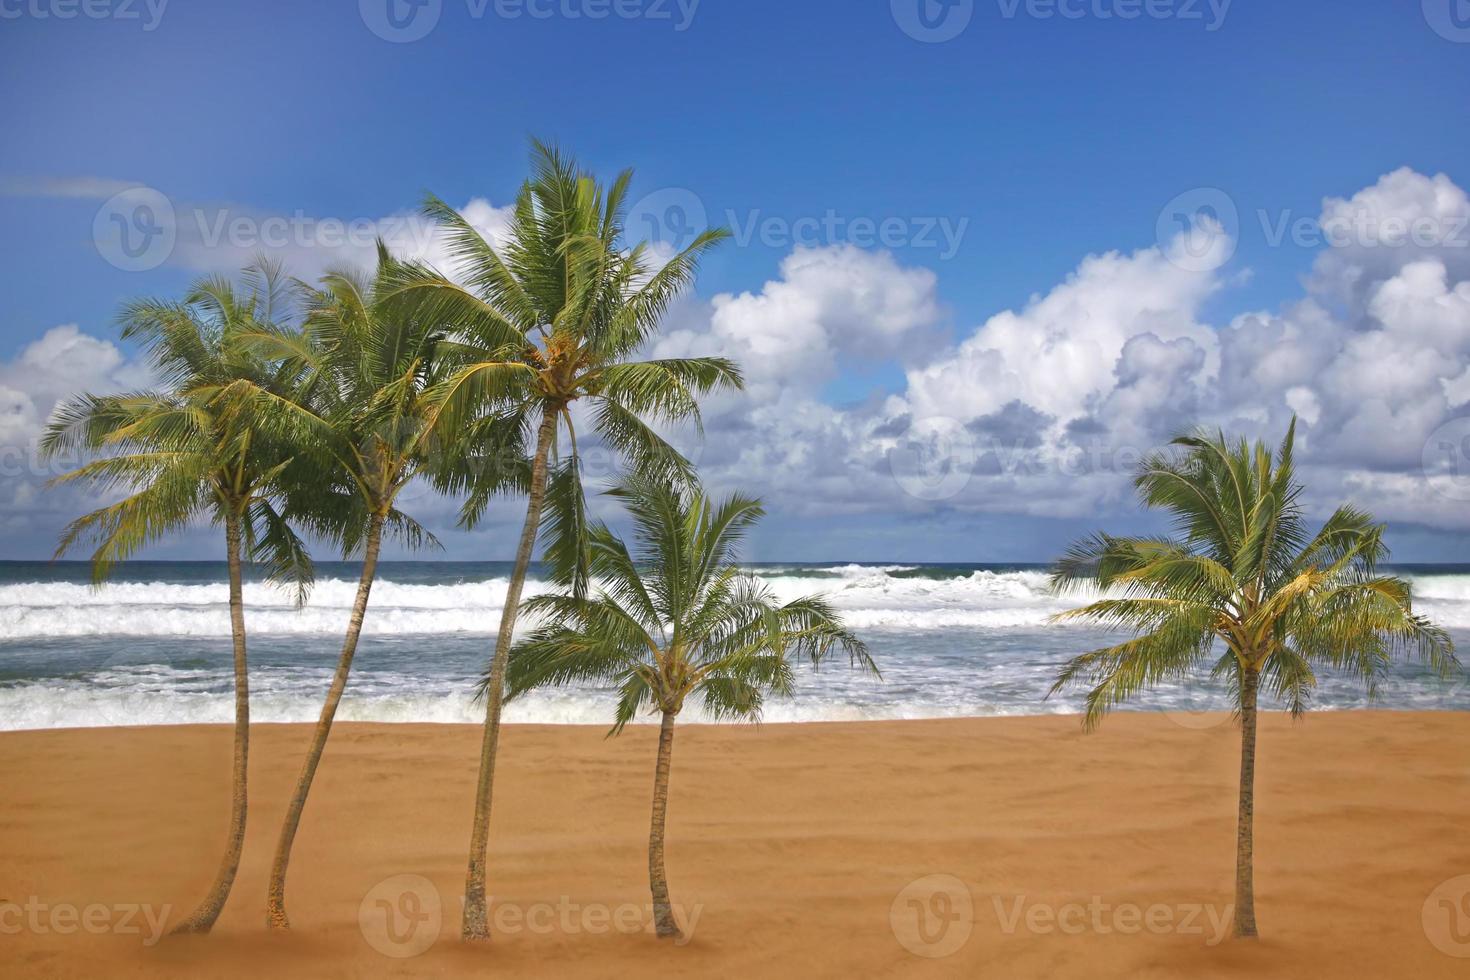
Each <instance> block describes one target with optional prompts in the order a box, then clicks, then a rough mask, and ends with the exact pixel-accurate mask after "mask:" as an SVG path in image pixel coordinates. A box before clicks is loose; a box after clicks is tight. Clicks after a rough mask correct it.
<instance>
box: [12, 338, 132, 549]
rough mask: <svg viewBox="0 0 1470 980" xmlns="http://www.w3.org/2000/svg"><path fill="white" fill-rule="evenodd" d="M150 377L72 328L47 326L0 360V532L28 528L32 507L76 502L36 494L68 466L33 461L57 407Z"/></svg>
mask: <svg viewBox="0 0 1470 980" xmlns="http://www.w3.org/2000/svg"><path fill="white" fill-rule="evenodd" d="M151 378H152V375H151V372H150V371H149V368H148V365H147V364H145V363H143V362H141V361H140V360H138V359H137V358H133V357H130V356H128V355H127V354H126V353H125V352H123V351H122V350H121V349H119V348H118V347H117V346H116V345H115V344H113V343H111V342H110V341H107V340H102V339H100V338H97V337H93V336H91V335H90V334H87V333H84V332H83V331H82V330H81V329H80V328H79V327H78V326H77V325H76V324H65V325H62V326H58V327H52V328H51V329H50V330H47V331H46V332H45V333H44V334H42V335H41V337H39V338H38V339H37V340H35V341H33V342H31V343H30V344H27V345H26V346H25V347H23V348H21V349H20V351H18V352H17V353H16V354H15V355H14V356H13V357H11V358H10V359H9V360H0V503H3V504H4V506H3V507H0V530H5V531H7V532H10V533H15V532H18V531H21V530H23V529H26V528H28V527H29V526H30V524H31V522H32V521H33V519H34V518H35V516H36V515H35V510H36V508H37V507H38V506H44V507H46V508H52V509H54V508H57V507H62V506H71V507H75V506H77V502H78V501H81V500H83V499H84V496H85V494H84V491H81V490H70V489H68V490H66V491H58V492H56V493H54V494H48V495H42V494H41V493H40V490H41V488H42V487H43V485H44V484H45V483H46V481H47V480H49V479H50V478H51V477H54V476H57V475H59V474H60V473H61V472H63V471H64V470H65V469H66V468H68V466H69V465H70V464H72V463H75V462H76V461H75V460H71V461H68V460H51V461H42V460H41V458H40V454H39V451H38V447H39V444H40V439H41V436H42V434H43V432H44V430H45V427H46V423H47V421H48V420H49V419H50V418H51V414H52V412H53V411H54V409H55V407H56V405H57V403H58V402H60V401H62V400H63V399H65V398H67V397H69V396H70V395H72V394H74V393H76V392H79V391H90V392H94V393H97V394H106V393H111V392H119V391H132V390H136V389H139V388H145V387H147V386H148V385H149V384H150V383H151ZM63 498H64V500H65V502H64V503H63ZM72 516H75V515H74V514H73V515H72Z"/></svg>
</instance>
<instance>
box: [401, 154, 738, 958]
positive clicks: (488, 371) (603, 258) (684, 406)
mask: <svg viewBox="0 0 1470 980" xmlns="http://www.w3.org/2000/svg"><path fill="white" fill-rule="evenodd" d="M631 179H632V174H631V172H628V171H625V172H624V173H622V174H621V175H619V177H618V178H617V180H615V181H614V182H613V184H612V185H611V187H609V188H607V189H604V188H603V187H601V186H600V185H599V184H598V183H597V182H596V181H595V180H594V178H593V177H592V176H590V175H589V174H586V173H584V172H582V171H580V170H579V169H578V168H577V165H576V164H575V163H574V162H573V161H572V160H570V159H568V158H566V157H564V156H562V155H561V154H559V153H558V152H557V151H556V150H554V149H552V148H551V147H548V146H546V145H544V144H541V143H535V144H534V146H533V152H532V176H531V178H530V179H529V180H528V181H527V182H526V184H525V185H524V186H523V187H522V189H521V191H520V194H519V195H518V197H517V199H516V204H515V208H514V213H513V215H512V218H511V222H510V229H509V233H508V236H507V239H506V241H505V243H504V244H503V246H502V247H500V248H496V247H494V246H492V245H491V244H490V243H488V242H486V241H485V239H484V238H483V237H481V235H480V234H479V232H477V231H476V230H475V229H474V228H473V227H472V226H471V225H470V224H469V222H467V221H466V220H465V219H464V218H463V217H462V216H461V215H460V214H459V213H458V212H456V211H455V210H454V209H453V208H451V207H449V206H448V205H446V204H444V202H442V201H440V200H439V199H437V198H433V197H431V198H429V200H428V201H427V203H426V205H425V210H426V212H427V213H428V214H429V215H431V216H432V217H434V218H435V219H437V220H438V221H440V222H441V223H442V224H443V225H444V227H445V228H446V229H447V232H448V242H449V246H450V251H451V253H452V254H453V256H454V258H455V259H456V260H457V261H458V262H459V264H460V272H459V274H460V276H461V278H462V279H463V284H461V283H460V282H456V281H455V280H452V279H450V278H448V277H446V276H443V275H440V274H438V273H434V272H432V271H430V270H427V269H424V268H422V267H417V266H407V265H405V266H402V267H401V269H400V272H401V275H400V276H399V277H398V283H397V287H396V289H397V295H399V296H401V297H404V298H406V299H409V300H410V301H411V302H412V303H413V304H414V305H415V307H416V308H417V309H419V310H420V311H421V315H424V316H426V317H429V318H431V319H436V320H438V321H440V322H443V323H445V324H447V325H450V326H451V327H452V329H453V331H454V334H455V338H456V340H457V341H458V343H459V344H460V345H461V346H462V348H463V350H464V352H465V353H466V355H467V356H468V357H469V359H470V360H469V363H467V364H465V365H464V366H463V367H461V368H460V369H459V370H457V371H456V372H454V373H453V374H452V375H451V376H450V377H448V378H447V379H446V380H445V381H444V382H443V384H442V385H440V387H439V390H438V391H437V392H436V395H435V398H436V400H437V402H438V405H439V418H438V419H437V421H436V426H437V427H438V428H440V429H441V430H443V431H446V432H454V433H462V434H466V437H465V438H463V439H462V440H461V445H462V446H464V447H467V449H466V454H467V455H468V456H478V455H481V454H480V453H479V451H478V447H477V442H478V440H479V438H480V435H481V434H482V433H486V432H501V431H502V430H505V429H509V430H511V431H516V432H521V433H524V434H525V437H527V441H528V442H533V443H534V452H533V454H532V456H531V467H530V474H529V477H528V483H529V486H528V488H527V497H528V499H527V504H526V517H525V522H524V524H523V526H522V530H521V536H520V541H519V544H518V546H517V548H516V556H515V565H514V568H513V570H512V573H511V578H510V583H509V587H508V588H507V590H506V596H505V605H504V609H503V611H502V613H501V618H500V625H499V631H498V634H497V636H496V641H495V651H494V654H493V655H492V658H491V661H490V669H489V683H488V685H487V687H486V697H485V702H486V708H485V728H484V736H483V738H482V741H481V749H480V775H479V781H478V784H477V787H476V792H475V816H474V823H473V825H472V827H471V832H470V854H469V866H468V869H467V871H466V876H465V905H464V921H463V935H464V937H465V938H466V939H471V940H478V939H484V938H486V937H487V936H488V935H489V933H488V928H487V923H486V904H485V867H486V852H487V848H488V844H489V835H490V808H491V803H492V798H493V795H494V783H495V757H496V753H497V751H498V748H499V740H500V714H501V707H502V703H503V693H502V692H503V688H504V677H505V669H506V660H507V657H508V656H509V652H510V646H511V638H512V635H513V633H514V630H515V623H516V613H517V610H518V609H519V608H520V602H521V592H522V589H523V588H524V586H525V580H526V573H527V569H528V568H529V566H530V562H531V556H532V552H533V551H534V549H535V543H536V537H537V534H538V532H539V530H540V526H541V519H542V509H543V506H544V505H545V504H546V503H547V502H548V490H549V491H550V494H549V497H550V503H551V507H552V513H553V518H552V519H553V520H554V522H555V523H556V524H557V525H558V526H561V525H567V526H572V527H576V526H580V525H581V523H582V522H583V521H584V519H585V517H584V515H585V501H584V498H583V490H582V482H581V471H580V467H579V456H578V450H577V435H576V430H575V427H574V425H573V416H572V409H573V407H574V406H576V405H579V404H581V405H585V406H586V408H587V412H588V414H589V415H590V416H591V426H592V428H593V429H594V430H595V431H596V433H597V434H598V435H599V436H600V437H601V438H602V439H603V441H604V442H605V443H606V444H607V445H608V446H610V447H611V448H612V449H613V450H615V451H617V452H619V453H621V454H623V455H624V456H626V457H629V458H630V459H631V460H633V462H634V466H635V468H637V469H638V470H640V471H641V472H646V473H656V474H661V475H664V476H671V475H675V474H680V475H684V474H687V473H688V463H687V461H685V460H684V458H683V457H682V456H681V455H680V454H679V453H678V452H676V451H675V450H674V449H673V448H672V447H671V446H669V445H668V444H667V443H666V442H665V441H664V440H663V439H662V438H661V437H660V436H659V435H658V434H657V433H655V432H654V430H653V429H652V428H651V427H650V426H649V422H650V421H654V422H658V421H663V422H674V421H678V420H683V419H692V420H694V421H695V422H696V423H697V422H698V418H699V407H698V401H697V398H698V396H699V395H702V394H705V393H708V392H710V391H712V390H715V389H717V388H738V387H740V385H741V378H740V373H739V371H738V370H737V369H736V367H735V365H734V364H732V363H731V362H730V361H728V360H726V359H724V358H720V357H699V358H674V359H664V360H647V361H639V360H636V356H637V354H638V352H639V351H640V350H641V349H642V348H643V347H645V346H646V345H647V344H648V342H649V341H650V340H651V339H652V337H653V336H654V335H655V333H656V332H657V330H658V327H659V323H660V321H661V319H662V317H663V315H664V312H665V311H666V310H667V309H668V306H669V304H670V303H671V302H672V301H673V300H674V299H675V298H676V297H677V296H678V295H679V294H680V293H681V292H682V291H683V290H684V289H685V288H687V287H688V286H689V285H690V283H691V282H692V281H693V279H694V275H695V272H696V268H697V265H698V261H699V259H700V257H701V256H702V255H703V254H704V253H705V252H706V251H708V250H709V249H710V248H711V247H712V246H713V245H715V244H716V243H717V242H719V241H721V240H722V239H723V238H725V237H726V235H727V233H726V232H724V231H722V230H721V231H707V232H704V233H703V234H701V235H699V236H698V237H697V238H696V239H695V240H694V242H693V243H691V244H690V246H689V247H688V248H687V249H685V250H684V251H682V252H680V253H678V254H677V255H674V256H673V257H671V258H669V259H668V260H667V261H666V262H664V263H663V264H662V265H661V266H656V265H655V263H653V262H652V261H651V260H650V257H649V254H648V248H647V245H646V243H641V244H638V245H634V246H632V247H627V246H625V244H624V243H623V240H622V239H623V214H624V211H625V209H626V206H627V200H626V199H627V190H628V185H629V182H630V181H631ZM532 432H534V437H531V436H530V434H531V433H532ZM563 432H564V433H565V435H566V437H567V441H568V443H569V452H568V454H567V456H566V459H565V460H564V461H563V462H562V463H561V464H559V465H558V466H557V467H556V469H555V471H554V472H553V471H552V467H551V464H550V459H551V455H552V451H553V449H554V448H555V447H556V445H557V444H558V442H559V440H560V438H561V435H562V433H563ZM496 438H498V439H502V440H504V441H510V437H509V436H497V437H496ZM492 471H493V468H492ZM503 482H504V481H503V478H502V476H501V475H499V474H495V473H493V472H492V483H493V485H494V487H500V486H501V485H503ZM484 483H485V478H484V476H483V474H481V473H480V472H479V471H478V468H477V467H470V468H465V469H461V470H460V471H459V472H457V473H456V472H453V468H452V467H451V468H450V469H449V470H447V471H446V472H444V473H442V474H441V476H440V479H439V481H438V485H439V486H440V488H441V489H444V490H446V491H449V492H467V493H468V494H469V502H468V503H467V504H466V508H465V511H464V514H463V517H464V523H465V524H466V525H467V526H468V525H473V524H474V522H475V521H476V520H478V518H479V516H480V513H481V512H482V510H483V505H484V502H485V500H487V499H488V497H489V496H490V492H489V491H487V490H486V489H485V488H484ZM584 540H585V538H584V536H582V535H578V534H567V535H558V541H559V542H561V546H559V547H554V548H549V549H548V551H547V555H546V557H547V560H548V561H549V562H550V563H551V565H552V566H554V567H557V568H563V569H571V570H573V572H574V574H575V575H576V576H577V579H578V581H579V583H580V584H579V586H578V587H579V588H584V587H585V566H586V562H585V557H586V556H585V553H584V550H583V549H582V548H581V546H580V544H579V543H580V542H582V541H584ZM577 569H580V570H581V571H576V570H577Z"/></svg>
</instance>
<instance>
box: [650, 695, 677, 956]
mask: <svg viewBox="0 0 1470 980" xmlns="http://www.w3.org/2000/svg"><path fill="white" fill-rule="evenodd" d="M673 754H674V713H673V712H672V711H665V712H664V718H663V724H661V725H660V726H659V730H658V765H657V767H655V768H654V771H653V820H652V822H651V823H650V826H649V829H648V887H649V889H650V890H651V891H652V892H653V927H654V930H655V931H656V932H657V933H658V937H659V938H660V939H681V938H683V936H682V934H681V933H680V932H679V924H678V923H677V922H675V921H674V906H673V903H672V902H670V901H669V880H668V878H667V877H665V875H664V818H665V817H667V816H668V812H669V765H670V762H671V760H672V757H673Z"/></svg>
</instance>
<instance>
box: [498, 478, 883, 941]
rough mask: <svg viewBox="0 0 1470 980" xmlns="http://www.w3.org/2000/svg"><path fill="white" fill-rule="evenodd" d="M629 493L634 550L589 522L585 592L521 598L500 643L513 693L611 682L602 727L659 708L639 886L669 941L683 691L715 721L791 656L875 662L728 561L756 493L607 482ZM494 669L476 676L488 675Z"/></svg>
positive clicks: (813, 605)
mask: <svg viewBox="0 0 1470 980" xmlns="http://www.w3.org/2000/svg"><path fill="white" fill-rule="evenodd" d="M610 492H611V493H613V494H614V495H616V496H618V497H620V498H621V499H622V500H624V501H625V502H626V504H627V508H628V512H629V514H630V516H631V517H632V521H633V527H634V532H635V536H636V541H637V553H636V555H635V554H634V553H632V552H630V551H629V549H628V547H627V545H626V544H624V543H623V541H621V540H620V539H619V538H617V537H616V536H614V535H613V533H612V532H611V531H610V530H609V529H608V528H607V526H606V525H605V524H601V523H598V524H596V525H595V526H593V527H592V528H591V529H590V531H589V532H588V542H589V551H590V558H591V570H592V574H593V575H594V576H595V578H596V581H597V583H598V584H597V586H596V589H595V592H594V593H593V594H590V595H589V594H585V593H582V592H579V591H578V590H577V589H575V588H571V587H569V586H570V584H571V583H569V582H563V585H564V586H568V587H567V588H565V589H564V590H563V591H562V592H560V593H557V594H548V595H542V596H536V597H534V598H532V599H530V600H529V601H527V602H526V604H525V610H526V612H527V613H528V614H530V615H535V616H538V617H544V620H543V623H542V625H540V626H538V627H537V629H535V630H534V631H533V632H532V633H531V634H530V635H529V636H527V637H526V638H525V639H523V640H522V641H521V642H519V643H517V644H516V646H515V647H514V649H512V651H511V655H510V663H509V684H510V692H511V696H512V697H514V696H516V695H519V694H521V693H523V692H525V691H528V690H530V689H532V688H534V687H538V686H540V685H545V684H551V685H565V684H574V683H578V682H592V683H604V684H608V683H610V684H613V685H615V686H616V688H617V690H618V704H617V715H616V721H615V723H614V725H613V733H617V732H620V731H621V730H622V729H623V726H624V725H626V724H627V723H628V722H629V721H631V720H632V719H633V718H634V717H635V716H637V715H638V713H639V712H640V711H643V710H645V709H648V710H651V711H654V712H657V713H658V714H659V716H660V728H659V739H658V763H657V765H656V767H655V769H654V782H653V817H652V821H651V824H650V827H649V834H648V883H649V888H650V890H651V891H652V894H653V909H654V924H655V927H656V929H657V932H658V935H659V936H661V937H670V938H678V937H679V936H680V932H679V926H678V923H677V922H676V921H675V918H674V910H673V904H672V903H671V902H670V900H669V885H668V879H667V878H666V877H665V874H664V818H665V816H666V814H667V813H668V802H669V769H670V763H671V759H672V754H673V747H674V722H675V719H676V718H678V716H679V713H680V712H681V711H682V710H683V709H684V706H685V704H686V703H688V701H689V699H690V698H691V697H693V698H697V699H698V702H699V703H700V704H701V705H702V706H703V708H704V710H705V712H706V713H707V714H708V715H709V716H711V717H713V718H716V719H723V718H747V719H758V718H759V717H760V713H761V707H762V705H763V704H764V702H765V696H766V694H767V693H772V694H778V695H786V694H789V693H790V691H791V688H792V660H793V658H796V659H801V660H806V661H808V662H809V663H810V664H811V665H812V667H814V668H815V667H816V666H817V665H818V664H820V663H821V662H822V661H823V660H824V659H825V658H826V657H827V655H828V654H829V653H831V651H832V650H833V649H834V648H838V649H841V650H842V651H843V652H845V653H846V654H847V655H848V657H849V659H850V661H851V662H852V663H853V665H854V666H859V667H862V668H864V669H866V670H869V671H872V672H873V673H875V674H876V673H877V670H876V668H875V667H874V665H873V661H872V658H871V657H870V656H869V655H868V651H867V649H866V648H865V647H864V646H863V644H862V642H861V641H860V640H858V639H857V638H856V637H855V636H854V635H853V634H852V633H850V632H849V631H848V630H846V629H845V628H843V626H842V624H841V623H840V622H839V620H838V618H837V616H836V615H835V614H834V613H833V611H832V609H831V607H830V606H828V604H827V603H826V601H825V600H824V599H822V598H820V597H813V598H806V599H798V600H796V601H794V602H789V603H786V604H785V605H779V606H778V605H777V604H776V603H775V601H774V599H773V597H772V595H771V593H770V591H769V590H768V589H767V588H766V586H765V584H764V583H762V582H761V581H760V580H758V579H755V578H753V577H751V576H749V575H747V574H745V573H744V572H742V571H741V569H740V568H739V566H738V565H737V564H736V563H735V558H736V556H735V548H736V546H737V545H738V543H739V541H740V539H741V538H742V537H743V536H744V535H745V533H746V532H747V531H748V530H749V529H750V528H751V526H752V525H753V524H755V522H756V521H757V520H758V519H759V518H760V517H761V515H762V513H763V511H762V510H761V506H760V503H759V501H756V500H754V499H751V498H749V497H742V496H739V495H735V496H731V497H729V498H727V499H725V500H723V501H712V500H710V499H709V498H708V497H707V496H705V494H704V492H703V491H701V490H699V489H698V487H697V486H693V487H685V488H683V489H680V488H677V487H675V486H674V485H673V484H671V483H669V482H666V481H660V480H655V479H648V478H635V479H632V480H630V481H629V482H627V483H626V484H624V485H623V486H622V487H619V488H617V489H615V490H613V491H610ZM494 682H495V678H494V677H493V676H491V677H487V678H486V683H487V685H490V684H493V683H494Z"/></svg>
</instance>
